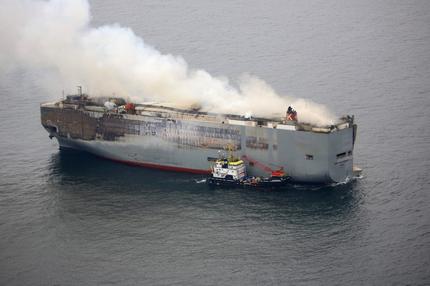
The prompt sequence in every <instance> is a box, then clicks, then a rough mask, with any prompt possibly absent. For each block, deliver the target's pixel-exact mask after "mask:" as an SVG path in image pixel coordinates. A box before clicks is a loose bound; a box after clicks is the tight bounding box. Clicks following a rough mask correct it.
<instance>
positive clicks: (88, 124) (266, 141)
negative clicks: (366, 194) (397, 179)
mask: <svg viewBox="0 0 430 286" xmlns="http://www.w3.org/2000/svg"><path fill="white" fill-rule="evenodd" d="M40 109H41V121H42V125H43V127H44V128H45V129H46V130H47V131H48V133H49V136H50V138H56V139H57V140H58V143H59V145H60V148H72V149H77V150H82V151H87V152H89V153H92V154H94V155H97V156H99V157H103V158H107V159H110V160H113V161H117V162H122V163H126V164H131V165H137V166H144V167H151V168H158V169H162V170H172V171H182V172H190V173H199V174H207V173H210V166H211V164H212V163H213V162H214V161H216V160H217V158H218V157H219V154H220V150H225V147H226V146H233V148H234V150H235V153H236V156H239V157H240V158H241V159H242V160H243V161H244V162H245V163H246V167H247V172H248V174H249V175H253V176H265V175H267V174H268V173H270V172H272V171H273V170H275V169H283V170H284V171H285V172H286V173H287V174H288V175H289V176H290V177H291V178H292V179H293V180H294V181H299V182H311V183H329V182H341V181H345V180H347V179H348V178H351V177H352V176H353V149H354V142H355V137H356V132H357V125H356V124H355V123H354V117H353V116H345V117H342V118H340V120H339V123H337V124H336V125H331V126H325V127H318V126H312V125H309V124H304V123H299V122H297V118H296V116H297V115H296V113H295V111H294V110H291V109H289V110H288V113H287V116H286V117H285V118H249V117H248V118H247V117H244V116H239V115H232V114H215V113H207V112H201V111H199V110H196V109H180V108H176V107H172V106H167V105H165V104H157V103H144V104H132V103H126V102H125V100H123V99H120V98H100V97H95V98H91V97H89V96H88V95H86V94H82V92H81V91H80V92H79V94H77V95H69V96H67V97H66V99H64V100H60V101H57V102H52V103H43V104H41V106H40Z"/></svg>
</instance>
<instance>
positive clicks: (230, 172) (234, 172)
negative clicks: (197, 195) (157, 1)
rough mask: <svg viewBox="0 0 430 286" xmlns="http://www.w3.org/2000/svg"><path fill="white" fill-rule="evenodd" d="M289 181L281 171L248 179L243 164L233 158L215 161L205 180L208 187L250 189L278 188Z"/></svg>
mask: <svg viewBox="0 0 430 286" xmlns="http://www.w3.org/2000/svg"><path fill="white" fill-rule="evenodd" d="M289 181H290V177H289V176H287V175H286V174H285V172H284V171H283V170H282V169H279V170H276V171H272V172H271V175H270V177H248V176H247V175H246V166H245V163H244V162H243V161H242V160H240V159H238V158H235V157H233V156H229V158H220V159H218V160H216V161H215V164H214V165H213V166H212V172H211V176H210V177H209V178H207V180H206V182H207V183H208V184H209V186H215V187H217V186H219V187H251V188H279V187H284V186H286V185H287V184H288V183H289Z"/></svg>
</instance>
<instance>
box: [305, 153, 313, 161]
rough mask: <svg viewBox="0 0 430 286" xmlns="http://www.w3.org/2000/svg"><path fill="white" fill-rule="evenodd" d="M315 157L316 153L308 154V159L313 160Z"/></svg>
mask: <svg viewBox="0 0 430 286" xmlns="http://www.w3.org/2000/svg"><path fill="white" fill-rule="evenodd" d="M313 159H314V155H309V154H306V160H313Z"/></svg>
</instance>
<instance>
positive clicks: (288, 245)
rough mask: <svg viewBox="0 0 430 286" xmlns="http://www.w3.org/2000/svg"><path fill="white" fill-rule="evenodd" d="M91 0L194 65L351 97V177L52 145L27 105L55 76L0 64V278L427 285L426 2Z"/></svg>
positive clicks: (107, 17) (332, 101)
mask: <svg viewBox="0 0 430 286" xmlns="http://www.w3.org/2000/svg"><path fill="white" fill-rule="evenodd" d="M90 4H91V11H92V21H93V25H94V26H99V25H104V24H110V23H119V24H120V25H122V26H125V27H130V28H132V29H133V30H134V31H135V33H136V34H138V35H139V36H141V37H143V38H144V39H145V42H146V43H148V44H150V45H152V46H154V47H156V48H157V49H159V50H161V51H162V52H163V53H170V54H174V55H181V56H183V57H184V59H185V60H186V61H187V62H188V63H189V65H190V66H191V67H195V68H203V69H205V70H207V71H208V72H210V73H212V74H214V75H216V76H221V75H223V76H228V77H230V78H231V79H232V81H233V82H234V79H236V78H238V77H239V76H240V75H241V74H242V73H244V72H246V73H250V74H254V75H256V76H258V77H260V78H263V79H264V80H266V81H267V82H268V83H269V84H271V85H272V86H273V87H274V88H275V89H276V90H277V91H278V92H279V93H280V94H292V95H294V96H297V97H303V98H308V99H312V100H314V101H316V102H319V103H322V104H325V105H327V106H328V107H329V108H330V109H331V110H333V111H334V112H336V113H337V114H354V115H355V117H356V120H357V122H358V126H359V129H358V131H359V133H358V138H357V142H356V146H355V150H354V160H355V164H356V165H358V166H360V167H361V168H363V169H364V172H363V178H361V179H359V180H356V181H354V182H350V183H346V184H338V185H332V186H306V185H294V186H291V187H289V188H288V189H286V190H282V191H256V190H224V189H217V190H211V189H209V188H208V187H207V186H206V185H205V184H204V183H201V179H202V177H200V176H196V175H189V174H178V173H171V172H161V171H156V170H148V169H142V168H134V167H129V166H125V165H121V164H117V163H113V162H110V161H107V160H103V159H99V158H96V157H93V156H91V155H88V154H85V153H79V152H70V151H69V152H66V151H60V150H59V149H58V144H57V142H55V141H54V140H50V139H49V138H48V134H47V132H46V131H45V130H44V129H43V128H42V126H41V125H40V113H39V112H40V111H39V104H40V102H43V101H47V100H52V99H55V98H60V97H61V90H56V91H55V92H53V91H52V90H48V89H47V88H46V86H45V85H44V84H41V78H40V75H39V74H38V73H37V72H34V71H29V70H26V69H19V70H14V71H10V72H4V73H2V74H0V97H1V104H0V285H255V284H257V285H429V284H430V207H429V206H430V131H429V130H430V128H429V124H430V2H428V1H425V0H422V1H396V0H393V1H383V0H377V1H375V0H371V1H370V0H362V1H318V0H315V1H281V0H279V1H275V0H270V1H249V0H248V1H243V0H239V1H208V0H203V1H188V0H187V1H155V0H148V1H138V0H127V1H114V0H92V1H90ZM65 36H67V35H65ZM46 80H47V79H44V81H45V82H46ZM48 80H49V79H48ZM262 100H264V99H262Z"/></svg>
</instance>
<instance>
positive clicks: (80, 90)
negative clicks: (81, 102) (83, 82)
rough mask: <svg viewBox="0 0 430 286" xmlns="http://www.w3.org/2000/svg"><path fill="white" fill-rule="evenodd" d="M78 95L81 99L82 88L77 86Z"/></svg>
mask: <svg viewBox="0 0 430 286" xmlns="http://www.w3.org/2000/svg"><path fill="white" fill-rule="evenodd" d="M78 94H79V96H80V97H82V86H80V85H78Z"/></svg>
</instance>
